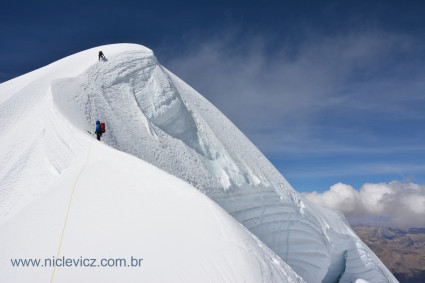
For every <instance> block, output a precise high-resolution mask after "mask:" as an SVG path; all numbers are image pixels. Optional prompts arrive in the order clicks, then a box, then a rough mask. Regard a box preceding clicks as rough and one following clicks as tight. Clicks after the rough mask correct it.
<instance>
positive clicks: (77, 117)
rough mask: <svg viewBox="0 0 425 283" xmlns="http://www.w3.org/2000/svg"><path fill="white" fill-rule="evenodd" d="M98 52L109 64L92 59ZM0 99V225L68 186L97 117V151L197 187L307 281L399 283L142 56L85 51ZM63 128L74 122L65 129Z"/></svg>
mask: <svg viewBox="0 0 425 283" xmlns="http://www.w3.org/2000/svg"><path fill="white" fill-rule="evenodd" d="M100 49H102V50H103V51H104V53H105V55H106V56H107V58H108V60H107V61H104V62H96V61H95V60H96V59H95V56H96V52H97V51H98V50H100ZM0 93H1V97H0V110H1V111H0V120H1V121H2V122H3V121H6V122H5V123H2V124H1V125H0V135H1V136H0V144H2V148H3V150H2V151H1V152H0V157H1V158H2V160H6V163H5V165H4V166H2V167H1V168H0V182H1V184H2V190H1V192H0V194H1V195H0V196H1V199H0V223H1V222H2V221H3V222H4V221H6V220H8V219H10V218H11V217H13V216H14V215H16V214H17V213H18V212H19V211H20V210H21V209H22V208H23V207H24V206H25V205H27V204H29V203H31V202H32V200H33V199H36V198H37V196H39V195H41V194H43V193H45V192H46V190H47V188H48V187H49V186H50V185H51V184H52V183H53V182H55V181H57V180H58V179H59V180H60V179H62V178H63V177H62V176H63V175H64V174H66V173H67V172H68V169H67V168H69V167H70V166H72V164H74V163H75V162H77V160H79V159H80V158H81V155H82V154H83V152H85V151H86V150H87V143H86V142H82V141H81V140H82V139H80V138H76V136H84V135H86V136H87V135H88V132H92V131H93V126H94V121H95V120H96V119H99V120H101V121H105V122H106V125H107V133H106V134H105V135H104V136H103V142H104V143H106V144H107V145H110V146H111V147H114V148H116V149H118V150H120V151H123V152H126V153H129V154H131V155H134V156H136V157H139V158H140V159H143V160H145V161H147V162H149V163H151V164H153V165H155V166H157V167H158V168H161V169H163V170H165V171H166V172H168V173H170V174H172V175H175V176H176V177H178V178H180V179H182V180H185V181H186V182H188V183H190V184H192V185H193V186H195V187H196V188H198V189H199V190H200V191H202V192H203V193H205V194H206V195H207V196H209V197H210V198H211V199H213V200H214V201H215V202H216V203H218V204H219V205H220V206H221V207H222V208H224V209H225V210H226V211H227V212H228V213H230V214H231V215H232V216H233V217H234V219H236V220H237V221H239V222H240V223H241V224H243V225H244V226H245V227H246V228H247V229H248V230H249V231H250V232H252V233H253V234H255V235H256V236H257V237H258V238H259V239H260V240H261V241H262V242H263V243H265V244H266V245H267V246H268V247H269V248H270V249H271V250H273V252H274V253H276V254H277V255H278V256H279V257H280V258H281V259H282V260H283V261H284V262H286V263H287V264H288V265H289V266H291V267H292V269H293V270H295V272H297V273H298V274H299V275H300V276H301V277H303V278H304V280H306V281H307V282H321V281H324V282H336V281H340V282H351V281H354V280H356V279H364V280H368V281H370V282H396V279H395V278H394V277H393V276H392V275H391V273H390V272H389V271H388V270H387V269H386V268H385V266H384V265H383V264H382V263H381V262H380V261H379V259H378V258H377V257H376V256H375V255H374V254H373V253H372V252H371V251H370V249H369V248H368V247H367V246H366V245H365V244H364V243H363V242H362V241H361V240H360V239H359V238H358V237H357V236H356V235H355V233H354V232H353V231H352V230H351V229H350V227H349V225H348V224H347V223H346V221H345V219H344V217H343V216H342V215H341V214H339V213H337V212H334V211H331V210H328V209H325V208H321V207H318V206H316V205H314V204H312V203H310V202H308V201H307V200H305V199H304V198H303V197H302V196H300V195H299V194H298V193H297V192H296V191H295V190H293V188H292V187H291V186H290V185H289V184H288V182H287V181H286V180H285V179H284V178H283V176H282V175H281V174H280V173H279V172H278V171H277V170H276V169H275V168H274V167H273V166H272V164H271V163H270V162H269V161H268V160H267V159H266V158H265V157H264V156H263V155H262V154H261V152H259V151H258V149H257V148H256V147H255V146H254V145H253V144H252V143H251V142H250V141H249V140H248V139H247V138H246V137H245V136H244V135H243V134H242V133H241V132H240V131H239V130H238V129H237V128H236V127H235V126H234V125H233V124H232V123H231V122H230V121H229V120H228V119H227V118H226V117H225V116H224V115H223V114H221V113H220V111H218V110H217V109H216V108H215V107H214V106H213V105H212V104H211V103H209V102H208V101H207V100H206V99H205V98H203V97H202V96H201V95H200V94H199V93H197V92H196V91H195V90H193V89H192V88H191V87H190V86H188V85H187V84H185V83H184V82H183V81H181V80H180V79H179V78H177V77H176V76H175V75H173V74H172V73H171V72H169V71H168V70H166V69H165V68H164V67H162V66H161V65H160V64H159V63H158V61H157V59H156V57H155V56H154V54H153V52H152V51H151V50H149V49H147V48H144V47H142V46H138V45H128V44H119V45H109V46H103V47H99V48H96V49H91V50H87V51H84V52H81V53H78V54H75V55H73V56H70V57H67V58H65V59H63V60H60V61H58V62H55V63H53V64H51V65H49V66H46V67H45V68H42V69H40V70H37V71H34V72H32V73H29V74H27V75H25V76H22V77H19V78H17V79H14V80H12V81H9V82H6V83H4V84H2V85H0ZM62 115H63V116H65V117H66V119H64V118H63V117H62ZM68 121H69V122H70V123H72V125H73V126H69V127H62V123H63V122H66V123H68ZM29 124H31V127H28V126H27V125H29ZM10 125H11V126H10ZM23 129H25V130H24V131H23ZM70 129H73V130H70ZM78 130H79V131H78ZM6 148H7V150H4V149H6ZM140 174H143V173H142V172H141V173H140ZM50 191H51V190H48V192H47V193H45V194H48V193H49V192H50ZM45 194H43V196H45ZM162 197H165V196H162ZM40 198H41V197H40ZM170 213H173V212H170ZM19 215H21V214H18V216H19ZM18 216H16V217H18ZM10 222H12V223H13V222H14V221H13V220H12V219H11V220H9V222H8V223H10ZM0 227H1V226H0ZM0 229H1V230H3V228H0ZM1 230H0V231H1ZM0 239H1V238H0ZM266 254H267V253H266ZM270 257H272V256H269V258H270ZM271 262H272V261H271ZM268 263H270V261H268ZM280 264H281V263H280ZM266 265H267V266H268V264H266ZM285 268H286V267H285ZM285 268H283V270H285V272H289V271H287V270H288V269H287V268H286V269H285ZM281 270H282V269H281ZM289 270H290V269H289ZM272 273H273V274H275V273H274V272H272ZM291 276H292V275H291ZM291 278H295V277H291ZM232 280H233V278H232V279H231V280H230V281H229V282H240V281H238V280H237V281H232ZM294 280H295V279H294ZM253 282H255V281H253ZM257 282H258V281H257ZM266 282H269V281H267V280H266Z"/></svg>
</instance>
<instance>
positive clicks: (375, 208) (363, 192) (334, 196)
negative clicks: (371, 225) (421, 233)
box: [303, 181, 425, 227]
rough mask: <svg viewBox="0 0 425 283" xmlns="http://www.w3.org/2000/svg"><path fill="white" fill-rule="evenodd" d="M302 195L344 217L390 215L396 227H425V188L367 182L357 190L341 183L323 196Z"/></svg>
mask: <svg viewBox="0 0 425 283" xmlns="http://www.w3.org/2000/svg"><path fill="white" fill-rule="evenodd" d="M303 195H304V196H305V197H306V198H307V199H308V200H310V201H312V202H314V203H317V204H319V205H322V206H325V207H328V208H331V209H335V210H339V211H341V212H342V213H344V215H345V216H387V217H389V218H390V220H391V221H392V222H394V223H395V224H402V225H409V226H415V227H425V185H418V184H414V183H402V182H399V181H393V182H390V183H379V184H370V183H366V184H364V185H363V187H362V188H361V189H360V190H359V191H357V190H356V189H354V188H353V187H352V186H350V185H346V184H342V183H338V184H335V185H333V186H332V187H331V188H330V190H328V191H325V192H323V193H317V192H316V191H314V192H312V193H304V194H303Z"/></svg>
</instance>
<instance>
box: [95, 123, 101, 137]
mask: <svg viewBox="0 0 425 283" xmlns="http://www.w3.org/2000/svg"><path fill="white" fill-rule="evenodd" d="M94 133H95V134H96V136H97V140H98V141H100V137H101V136H102V127H101V126H100V121H99V120H97V121H96V130H95V131H94Z"/></svg>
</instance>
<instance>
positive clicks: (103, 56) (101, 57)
mask: <svg viewBox="0 0 425 283" xmlns="http://www.w3.org/2000/svg"><path fill="white" fill-rule="evenodd" d="M100 59H103V60H105V59H106V57H105V55H104V54H103V52H102V51H99V61H100Z"/></svg>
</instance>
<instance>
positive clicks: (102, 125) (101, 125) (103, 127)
mask: <svg viewBox="0 0 425 283" xmlns="http://www.w3.org/2000/svg"><path fill="white" fill-rule="evenodd" d="M100 128H101V129H102V134H103V133H104V132H105V123H100Z"/></svg>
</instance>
